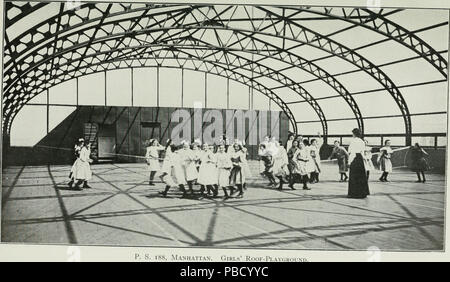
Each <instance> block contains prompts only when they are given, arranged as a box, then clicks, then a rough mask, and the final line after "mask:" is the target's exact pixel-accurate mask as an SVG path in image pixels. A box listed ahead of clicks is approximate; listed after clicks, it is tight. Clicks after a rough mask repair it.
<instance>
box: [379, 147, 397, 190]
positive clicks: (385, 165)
mask: <svg viewBox="0 0 450 282" xmlns="http://www.w3.org/2000/svg"><path fill="white" fill-rule="evenodd" d="M392 153H394V151H393V150H392V148H391V141H390V140H386V142H384V147H383V148H381V149H380V156H379V157H378V164H379V165H380V170H381V171H382V172H383V173H382V175H381V177H380V181H381V182H389V180H388V179H387V177H388V175H389V173H391V172H392V162H391V156H392Z"/></svg>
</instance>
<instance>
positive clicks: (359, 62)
mask: <svg viewBox="0 0 450 282" xmlns="http://www.w3.org/2000/svg"><path fill="white" fill-rule="evenodd" d="M266 12H267V13H268V14H271V13H270V11H266ZM271 16H275V15H274V14H271ZM286 20H287V19H286V18H283V19H282V21H284V22H285V23H286ZM207 21H208V22H211V23H214V20H211V21H210V19H208V20H207ZM291 24H292V25H294V26H295V23H289V22H288V24H287V25H285V26H287V27H289V28H291V27H292V26H291ZM297 27H301V29H302V31H301V32H300V33H299V35H304V34H306V33H307V32H309V33H312V34H313V39H314V41H316V42H317V41H319V46H320V47H319V48H323V50H326V48H325V47H327V46H326V45H329V49H328V50H327V51H328V52H330V53H332V54H335V55H338V56H339V55H341V56H340V57H341V58H345V57H347V58H346V59H347V60H352V62H353V63H354V65H356V66H358V67H360V68H361V69H363V70H365V71H366V72H367V73H369V74H370V75H372V77H374V78H375V79H377V80H378V81H380V83H382V84H383V86H385V88H386V89H387V90H388V91H389V92H391V95H393V97H394V98H395V100H396V102H397V104H399V107H400V109H401V111H402V115H404V118H405V113H408V115H406V117H409V112H408V109H407V107H404V106H406V104H404V105H403V102H404V100H403V99H402V97H401V94H400V93H399V91H398V89H394V90H392V89H393V88H396V87H395V85H394V84H393V83H392V81H390V80H389V78H388V77H386V76H385V75H384V73H380V72H379V71H378V70H376V69H374V68H373V67H374V66H373V64H371V63H370V61H368V60H365V59H364V58H363V57H361V56H360V55H358V54H356V53H352V52H351V50H348V49H346V48H345V46H343V45H341V46H339V44H338V43H337V42H333V41H330V40H323V39H324V37H323V36H321V35H319V34H317V33H315V34H314V32H313V31H311V30H308V29H305V28H304V27H302V26H300V25H297ZM265 28H267V27H265ZM276 35H277V36H280V34H278V33H276ZM292 35H293V38H295V35H294V33H292ZM283 37H285V36H283ZM288 39H289V38H288ZM297 39H298V38H297ZM325 39H326V38H325ZM321 40H322V41H327V42H326V43H325V45H323V44H322V43H320V41H321ZM306 41H307V40H306ZM311 43H313V42H307V44H308V45H312V44H311ZM312 46H314V45H312ZM315 47H317V46H315ZM333 47H335V48H336V49H335V50H333ZM349 51H350V52H349ZM336 52H337V53H336ZM385 78H387V79H385ZM408 124H409V126H410V120H409V122H408V121H407V120H406V119H405V127H406V131H407V132H406V133H407V134H408Z"/></svg>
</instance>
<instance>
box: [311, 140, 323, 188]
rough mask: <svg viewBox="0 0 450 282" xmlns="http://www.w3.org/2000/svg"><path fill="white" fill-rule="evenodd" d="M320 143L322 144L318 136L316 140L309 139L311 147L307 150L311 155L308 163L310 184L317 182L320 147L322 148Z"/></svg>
mask: <svg viewBox="0 0 450 282" xmlns="http://www.w3.org/2000/svg"><path fill="white" fill-rule="evenodd" d="M322 143H323V142H322V140H321V137H320V134H319V138H318V139H311V145H310V146H309V148H308V149H309V152H310V154H311V162H310V168H311V169H310V173H311V179H310V181H311V183H317V182H319V175H320V172H321V165H320V147H322Z"/></svg>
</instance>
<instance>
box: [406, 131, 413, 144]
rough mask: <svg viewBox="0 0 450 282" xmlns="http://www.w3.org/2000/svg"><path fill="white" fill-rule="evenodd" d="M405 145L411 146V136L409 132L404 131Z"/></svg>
mask: <svg viewBox="0 0 450 282" xmlns="http://www.w3.org/2000/svg"><path fill="white" fill-rule="evenodd" d="M405 143H406V146H411V145H412V137H411V134H408V133H406V142H405Z"/></svg>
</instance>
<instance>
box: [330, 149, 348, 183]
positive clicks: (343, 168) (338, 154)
mask: <svg viewBox="0 0 450 282" xmlns="http://www.w3.org/2000/svg"><path fill="white" fill-rule="evenodd" d="M332 159H337V161H338V166H339V173H340V174H341V182H345V181H347V180H348V176H347V172H348V153H347V150H345V148H344V147H342V146H341V143H340V142H339V141H334V148H333V152H332V153H331V156H330V160H332Z"/></svg>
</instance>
